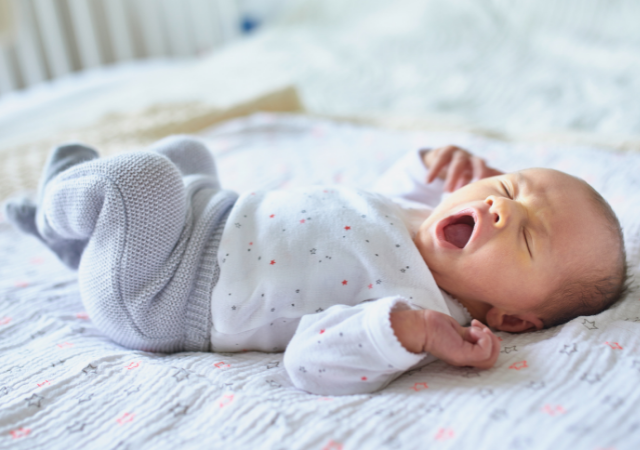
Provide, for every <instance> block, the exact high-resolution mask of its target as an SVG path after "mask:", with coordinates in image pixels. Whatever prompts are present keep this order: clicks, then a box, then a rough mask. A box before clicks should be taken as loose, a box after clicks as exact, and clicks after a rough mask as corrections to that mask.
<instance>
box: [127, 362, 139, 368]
mask: <svg viewBox="0 0 640 450" xmlns="http://www.w3.org/2000/svg"><path fill="white" fill-rule="evenodd" d="M138 367H140V362H139V361H133V362H131V363H129V365H128V366H127V370H131V369H137V368H138Z"/></svg>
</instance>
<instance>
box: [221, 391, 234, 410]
mask: <svg viewBox="0 0 640 450" xmlns="http://www.w3.org/2000/svg"><path fill="white" fill-rule="evenodd" d="M232 401H233V394H225V395H223V396H222V398H221V400H220V403H218V406H219V407H220V408H224V407H225V406H227V405H229V404H230V403H231V402H232Z"/></svg>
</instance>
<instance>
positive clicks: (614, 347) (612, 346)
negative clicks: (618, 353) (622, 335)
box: [605, 342, 622, 350]
mask: <svg viewBox="0 0 640 450" xmlns="http://www.w3.org/2000/svg"><path fill="white" fill-rule="evenodd" d="M605 344H606V345H608V346H609V347H611V348H612V349H614V350H622V346H621V345H620V344H618V343H617V342H605Z"/></svg>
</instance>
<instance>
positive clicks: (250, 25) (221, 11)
mask: <svg viewBox="0 0 640 450" xmlns="http://www.w3.org/2000/svg"><path fill="white" fill-rule="evenodd" d="M285 3H286V0H259V1H258V0H0V42H1V43H2V44H1V45H2V46H1V47H0V94H2V93H7V92H10V91H13V90H16V89H23V88H26V87H29V86H31V85H34V84H37V83H40V82H43V81H45V80H51V79H54V78H57V77H61V76H64V75H66V74H69V73H71V72H77V71H80V70H86V69H91V68H95V67H99V66H104V65H109V64H114V63H121V62H125V61H131V60H136V59H147V58H188V57H197V56H202V55H203V54H206V53H208V52H210V51H212V50H215V49H216V48H218V47H220V46H222V45H224V44H225V43H228V42H230V41H232V40H234V39H236V38H238V37H239V36H240V35H242V34H247V33H250V32H252V31H254V30H255V29H256V28H258V27H259V26H260V25H261V24H262V23H263V22H265V21H269V20H270V19H272V18H274V17H275V16H277V14H278V13H279V12H280V11H281V10H282V8H283V6H285Z"/></svg>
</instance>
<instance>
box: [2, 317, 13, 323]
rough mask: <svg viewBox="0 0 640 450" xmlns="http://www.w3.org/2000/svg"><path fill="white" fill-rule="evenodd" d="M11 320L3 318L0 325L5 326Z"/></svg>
mask: <svg viewBox="0 0 640 450" xmlns="http://www.w3.org/2000/svg"><path fill="white" fill-rule="evenodd" d="M12 320H13V319H12V318H11V317H3V318H2V319H0V325H6V324H8V323H9V322H11V321H12Z"/></svg>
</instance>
